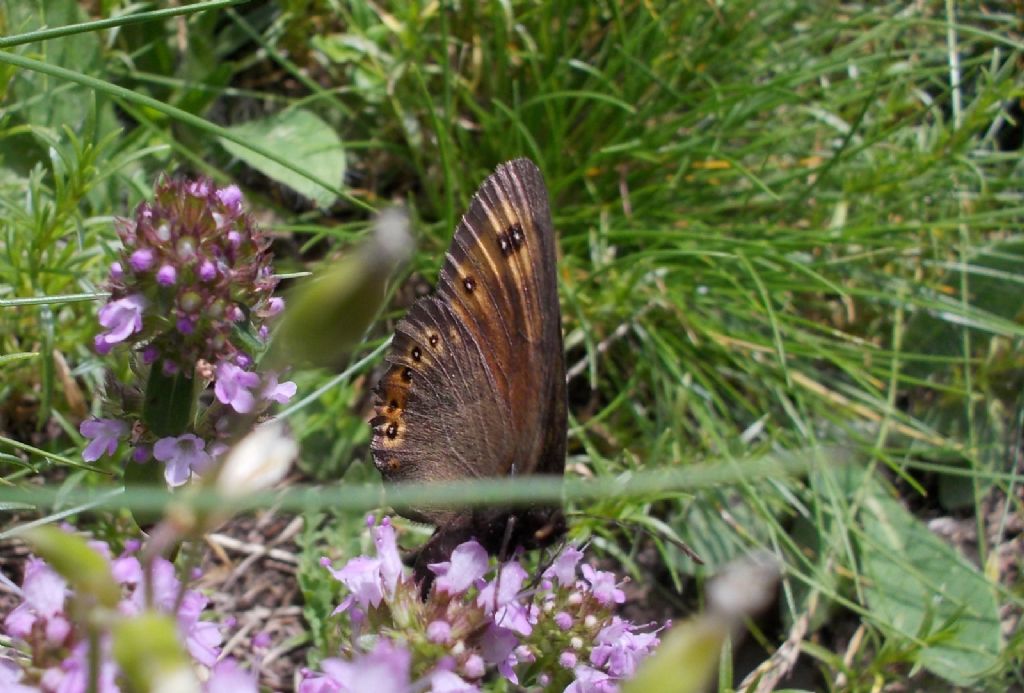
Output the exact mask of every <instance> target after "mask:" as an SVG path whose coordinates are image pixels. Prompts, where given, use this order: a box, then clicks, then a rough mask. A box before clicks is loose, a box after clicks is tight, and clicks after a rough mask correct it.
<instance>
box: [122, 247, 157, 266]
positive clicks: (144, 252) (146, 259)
mask: <svg viewBox="0 0 1024 693" xmlns="http://www.w3.org/2000/svg"><path fill="white" fill-rule="evenodd" d="M154 257H155V256H154V255H153V251H152V250H150V249H149V248H139V249H138V250H136V251H135V252H134V253H132V254H131V257H129V258H128V264H129V265H131V266H132V269H133V270H135V271H136V272H145V271H146V270H148V269H149V268H150V267H152V266H153V259H154Z"/></svg>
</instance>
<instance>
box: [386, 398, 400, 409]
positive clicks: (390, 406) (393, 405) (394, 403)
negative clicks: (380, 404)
mask: <svg viewBox="0 0 1024 693" xmlns="http://www.w3.org/2000/svg"><path fill="white" fill-rule="evenodd" d="M395 409H398V400H397V399H393V400H391V401H390V402H388V411H394V410H395Z"/></svg>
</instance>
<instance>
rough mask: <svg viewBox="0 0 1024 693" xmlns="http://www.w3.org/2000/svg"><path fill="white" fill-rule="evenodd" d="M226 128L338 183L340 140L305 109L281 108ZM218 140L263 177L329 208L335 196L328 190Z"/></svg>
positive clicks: (342, 166) (341, 174) (342, 164)
mask: <svg viewBox="0 0 1024 693" xmlns="http://www.w3.org/2000/svg"><path fill="white" fill-rule="evenodd" d="M230 130H231V132H232V133H233V134H235V135H237V136H238V137H240V138H242V139H244V140H246V141H248V142H253V143H254V144H257V145H259V146H261V147H263V148H265V149H267V150H268V151H270V152H272V153H274V154H277V155H278V156H280V157H281V158H282V159H286V160H288V161H292V162H301V163H302V165H303V167H304V168H305V170H307V171H308V172H309V173H310V174H312V175H314V176H316V177H318V178H320V179H322V180H324V181H327V182H329V183H337V184H339V185H340V184H341V182H342V179H343V178H344V176H345V149H344V147H343V146H342V144H341V139H340V138H339V137H338V135H337V133H335V132H334V130H333V128H331V126H330V125H328V124H327V123H325V122H324V121H323V120H321V119H320V117H319V116H317V115H315V114H313V113H311V112H309V111H305V110H302V109H294V110H290V111H284V112H282V113H277V114H275V115H272V116H270V117H268V118H261V119H258V120H250V121H249V122H247V123H242V124H241V125H236V126H234V127H232V128H230ZM220 143H221V144H222V145H223V146H224V148H225V149H227V150H228V151H229V152H230V153H231V154H232V155H233V156H236V157H238V158H239V159H241V160H242V161H244V162H245V163H247V164H248V165H249V166H252V167H253V168H254V169H256V170H257V171H259V172H261V173H263V174H264V175H266V176H267V177H269V178H273V179H274V180H276V181H277V182H279V183H281V184H283V185H287V186H288V187H289V188H291V189H292V190H295V191H296V192H298V193H299V194H301V195H304V196H306V197H308V198H310V199H311V200H313V201H314V202H315V203H316V204H317V205H318V206H320V207H329V206H331V205H332V204H334V201H335V199H337V196H336V195H335V194H334V193H332V192H331V191H330V190H327V189H326V188H324V187H322V186H320V185H317V184H316V183H314V182H313V181H311V180H309V179H308V178H305V177H303V176H300V175H299V174H297V173H295V172H294V171H290V170H288V169H286V168H285V167H284V166H281V165H280V164H278V163H275V162H273V161H271V160H270V159H268V158H267V157H265V156H263V155H261V154H256V153H255V152H253V151H252V150H250V149H248V148H246V147H243V146H241V145H239V144H236V143H235V142H231V141H229V140H227V139H224V138H221V140H220Z"/></svg>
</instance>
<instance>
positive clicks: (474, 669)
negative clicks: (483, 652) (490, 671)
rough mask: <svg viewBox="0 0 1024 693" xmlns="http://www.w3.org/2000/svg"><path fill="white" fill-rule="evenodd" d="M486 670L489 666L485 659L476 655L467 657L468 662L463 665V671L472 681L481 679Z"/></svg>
mask: <svg viewBox="0 0 1024 693" xmlns="http://www.w3.org/2000/svg"><path fill="white" fill-rule="evenodd" d="M486 670H487V665H486V663H485V662H484V658H483V657H481V656H480V655H478V654H476V653H473V654H471V655H469V656H468V657H466V661H465V662H464V663H463V665H462V671H463V672H465V674H466V676H468V677H469V678H471V679H478V678H480V677H481V676H483V675H484V672H485V671H486Z"/></svg>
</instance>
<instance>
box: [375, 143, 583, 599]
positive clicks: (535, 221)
mask: <svg viewBox="0 0 1024 693" xmlns="http://www.w3.org/2000/svg"><path fill="white" fill-rule="evenodd" d="M557 289H558V287H557V276H556V252H555V233H554V227H553V225H552V222H551V212H550V208H549V204H548V195H547V188H546V187H545V185H544V180H543V177H542V176H541V173H540V171H539V169H537V167H536V166H535V165H534V164H533V163H532V162H531V161H529V160H527V159H517V160H515V161H511V162H508V163H505V164H502V165H501V166H499V167H498V168H497V170H496V171H495V172H494V173H493V174H492V175H491V176H490V177H489V178H487V180H486V181H484V183H483V184H482V185H481V186H480V189H479V190H478V191H477V192H476V194H475V195H474V196H473V198H472V200H471V202H470V205H469V208H468V210H467V211H466V214H465V215H464V216H463V217H462V220H461V221H460V222H459V224H458V226H457V227H456V230H455V235H454V238H453V239H452V244H451V247H450V248H449V250H448V252H447V254H446V256H445V262H444V266H443V267H442V269H441V273H440V276H439V279H438V284H437V288H436V290H435V293H434V294H433V295H431V296H426V297H424V298H421V299H420V300H419V301H417V302H416V304H414V305H413V307H412V308H411V309H410V310H409V313H408V314H407V315H406V317H405V318H404V319H403V320H401V321H400V322H399V323H398V326H397V328H396V331H395V338H394V341H393V343H392V347H391V350H390V352H389V353H388V356H387V359H386V360H387V363H388V369H387V371H386V372H385V374H384V376H383V377H382V378H381V381H380V383H379V384H378V386H377V395H378V401H377V404H376V407H375V416H374V417H373V418H372V419H371V421H370V425H371V426H372V428H373V432H374V434H373V441H372V443H371V450H372V453H373V459H374V463H375V464H376V466H377V468H378V469H379V470H380V472H381V474H382V476H383V477H384V479H385V481H387V482H394V483H418V482H439V481H456V480H462V479H475V478H491V477H510V476H524V475H538V474H539V475H551V476H552V477H553V480H554V481H556V483H557V482H560V480H561V477H562V474H563V471H564V466H565V446H566V440H565V439H566V426H567V422H566V417H567V415H566V392H565V361H564V355H563V349H562V332H561V314H560V310H559V304H558V290H557ZM398 510H399V512H400V513H401V514H402V515H404V516H406V517H408V518H410V519H412V520H415V521H419V522H427V523H430V524H433V525H435V526H436V527H437V530H436V531H435V533H434V535H433V537H432V538H431V539H430V540H429V541H428V542H427V544H426V545H425V546H424V547H423V549H422V550H421V551H420V553H419V555H418V556H417V557H416V559H415V568H416V574H417V577H418V578H419V579H421V580H425V581H427V584H428V585H429V581H430V580H431V578H432V574H431V573H429V571H428V569H427V565H428V564H429V563H434V562H440V561H445V560H447V558H448V556H449V555H450V553H451V551H452V549H454V548H455V546H457V545H458V544H459V543H462V542H463V541H466V540H468V539H470V538H475V539H476V540H477V541H479V542H480V543H481V544H483V546H484V547H485V548H487V550H488V551H490V552H491V553H492V554H498V553H500V552H502V551H510V550H512V549H514V548H516V547H517V546H523V547H524V548H534V547H537V546H543V545H546V544H549V543H551V542H553V541H555V540H557V539H558V538H559V537H560V536H561V534H562V533H563V532H564V518H563V516H562V511H561V507H560V506H558V505H548V504H534V505H529V506H525V507H507V508H494V507H488V508H478V509H466V508H442V507H428V506H424V507H407V508H399V509H398Z"/></svg>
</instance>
